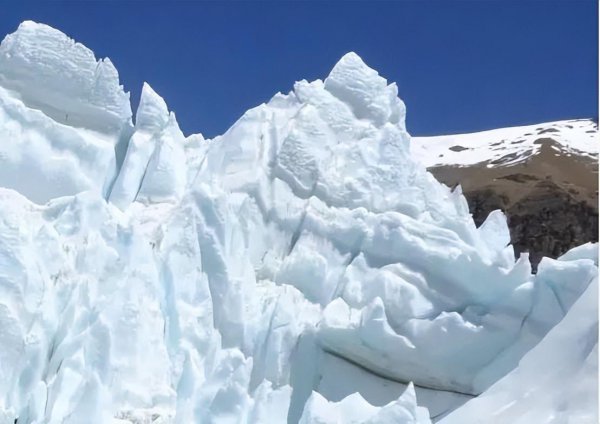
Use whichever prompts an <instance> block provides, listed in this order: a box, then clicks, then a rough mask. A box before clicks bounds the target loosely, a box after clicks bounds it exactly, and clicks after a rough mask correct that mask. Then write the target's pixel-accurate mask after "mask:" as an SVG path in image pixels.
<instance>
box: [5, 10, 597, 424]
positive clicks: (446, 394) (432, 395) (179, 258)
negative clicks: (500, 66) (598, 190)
mask: <svg viewBox="0 0 600 424" xmlns="http://www.w3.org/2000/svg"><path fill="white" fill-rule="evenodd" d="M405 113H406V109H405V106H404V103H403V102H402V101H401V100H400V99H399V98H398V90H397V87H396V85H395V84H393V83H392V84H388V82H387V81H386V80H385V79H384V78H382V77H381V76H379V75H378V73H377V72H376V71H374V70H373V69H370V68H369V67H368V66H367V65H365V64H364V63H363V61H362V60H361V59H360V58H359V57H358V56H357V55H356V54H354V53H349V54H347V55H345V56H344V57H343V58H341V60H340V61H339V62H338V63H337V64H336V65H335V66H334V68H333V70H332V71H331V73H330V74H329V76H327V78H325V79H324V80H323V81H321V80H317V81H313V82H307V81H300V82H297V83H296V84H295V86H294V88H293V91H291V92H290V93H288V94H285V95H284V94H280V93H278V94H276V95H275V96H274V97H273V98H272V99H271V100H270V101H269V102H268V103H267V104H262V105H260V106H258V107H256V108H254V109H251V110H249V111H248V112H246V113H245V114H244V115H243V116H242V117H241V118H240V119H239V120H238V121H237V122H236V123H235V124H234V125H233V126H232V127H231V128H230V129H229V130H228V131H227V132H226V133H225V134H223V135H221V136H219V137H216V138H215V139H212V140H205V139H204V138H203V137H202V136H201V135H199V134H198V135H192V136H189V137H186V136H184V135H183V134H182V132H181V130H180V129H179V126H178V124H177V120H176V118H175V114H174V113H173V112H169V110H168V107H167V105H166V104H165V102H164V101H163V99H162V98H161V97H160V96H159V95H158V94H157V93H156V92H154V91H153V90H152V88H151V87H150V86H149V85H148V84H145V85H144V88H143V91H142V97H141V101H140V105H139V107H138V109H137V111H136V112H135V119H133V118H132V112H131V107H130V105H129V100H128V94H127V93H125V92H124V91H123V88H122V87H121V86H120V85H119V79H118V74H117V71H116V70H115V68H114V67H113V65H112V64H111V63H110V61H109V60H108V59H104V60H101V61H97V60H96V58H95V57H94V54H93V53H92V52H91V51H90V50H88V49H87V48H86V47H84V46H82V45H80V44H78V43H75V42H74V41H72V40H70V39H69V38H68V37H67V36H66V35H64V34H62V33H61V32H59V31H57V30H55V29H52V28H50V27H48V26H45V25H42V24H37V23H34V22H24V23H23V24H21V25H20V26H19V28H18V30H17V31H16V32H15V33H14V34H11V35H8V36H7V37H6V38H5V39H4V41H3V42H2V44H1V46H0V187H1V188H0V423H1V424H4V423H6V424H13V423H19V424H25V423H71V424H77V423H122V424H125V423H140V424H141V423H156V424H158V423H284V422H289V423H298V422H300V423H303V424H308V423H322V424H333V423H373V424H375V423H400V424H403V423H406V424H408V423H415V424H416V423H418V424H426V423H430V422H441V423H448V424H453V423H461V424H468V423H479V422H481V423H508V422H510V423H513V422H514V423H531V422H535V423H567V422H577V423H578V424H582V423H595V422H597V421H598V407H597V394H596V393H597V391H596V390H597V389H596V382H597V379H596V377H597V373H598V363H597V359H596V356H597V343H598V335H597V326H598V317H597V278H598V277H597V276H598V267H597V255H598V249H597V245H594V244H588V245H584V246H581V247H579V248H576V249H574V250H572V251H570V252H568V253H567V254H566V255H564V256H563V257H561V258H559V259H558V260H553V259H549V258H544V259H543V260H542V262H541V263H540V266H539V269H538V273H537V274H536V275H533V274H532V273H531V267H530V263H529V261H528V258H527V257H526V255H522V256H521V258H519V259H518V260H516V261H515V259H514V253H513V248H512V246H510V245H509V242H510V237H509V232H508V228H507V224H506V218H505V217H504V215H503V214H502V213H501V212H500V211H496V212H493V213H491V214H490V215H489V217H488V219H487V220H486V222H485V223H484V224H483V225H481V226H480V227H479V228H476V226H475V224H474V223H473V220H472V218H471V215H470V214H469V210H468V207H467V203H466V200H465V198H464V197H463V196H462V193H461V191H460V188H457V189H455V190H454V191H452V190H451V189H450V188H448V187H446V186H445V185H443V184H440V183H438V182H437V181H436V180H435V179H434V178H433V176H432V175H431V174H429V173H428V172H427V171H426V170H425V165H424V163H425V164H426V161H425V162H423V161H420V160H418V158H419V155H420V154H419V153H418V152H417V153H416V152H415V149H414V147H411V138H410V136H409V134H408V132H407V130H406V127H405ZM449 143H450V144H451V142H449ZM582 143H583V141H582ZM574 148H576V149H579V147H574ZM411 149H412V150H413V152H412V153H411ZM421 155H422V156H425V157H428V156H430V153H427V152H425V153H423V151H421ZM469 160H470V159H469Z"/></svg>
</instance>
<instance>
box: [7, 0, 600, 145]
mask: <svg viewBox="0 0 600 424" xmlns="http://www.w3.org/2000/svg"><path fill="white" fill-rule="evenodd" d="M597 8H598V6H597V2H596V1H593V0H590V1H586V0H576V1H558V2H557V1H551V0H545V1H506V0H503V1H439V2H437V1H402V2H341V1H337V2H322V1H319V2H317V1H314V2H265V1H263V2H226V3H225V2H210V3H201V2H142V1H131V2H68V3H65V2H57V1H53V2H40V3H29V2H5V3H3V4H2V11H1V13H0V33H1V34H2V35H3V34H6V33H9V32H12V31H14V30H15V29H16V27H17V25H18V23H19V22H20V21H22V20H25V19H32V20H35V21H38V22H44V23H47V24H49V25H52V26H54V27H56V28H59V29H60V30H62V31H63V32H65V33H67V34H68V35H70V36H71V37H73V38H75V39H76V40H77V41H80V42H82V43H84V44H85V45H87V46H88V47H89V48H91V49H92V50H94V51H95V52H96V55H97V56H99V57H105V56H108V57H110V58H111V60H112V61H113V62H114V63H115V65H116V67H117V69H118V70H119V73H120V75H121V81H122V83H123V84H124V85H125V88H126V89H127V90H128V91H130V92H131V96H132V100H133V103H134V104H136V103H137V102H138V99H139V93H140V89H141V86H142V82H143V81H148V82H149V83H150V85H152V87H153V88H154V89H155V90H156V91H157V92H158V93H159V94H160V95H162V96H163V97H164V98H165V100H166V101H167V104H168V105H169V108H170V109H171V110H174V111H175V113H176V114H177V118H178V121H179V123H180V125H181V127H182V129H183V131H184V132H185V133H186V134H190V133H193V132H202V133H203V134H204V135H205V136H208V137H212V136H215V135H218V134H220V133H222V132H224V131H225V130H226V129H227V128H228V127H229V126H230V125H231V124H232V123H233V122H235V121H236V120H237V119H238V118H239V117H240V116H241V115H242V114H243V113H244V111H246V110H247V109H249V108H251V107H253V106H256V105H258V104H260V103H262V102H265V101H267V100H268V99H269V98H271V97H272V95H273V94H275V93H276V92H277V91H281V92H288V91H290V90H291V88H292V85H293V83H294V81H296V80H300V79H307V80H314V79H317V78H324V77H325V76H326V75H327V73H328V72H329V70H330V69H331V67H332V66H333V65H334V64H335V62H336V61H337V60H338V59H339V58H340V57H341V56H342V55H343V54H344V53H346V52H348V51H355V52H357V53H358V54H359V55H360V56H361V57H362V58H363V59H364V60H365V62H367V64H369V65H370V66H371V67H373V68H375V69H377V70H378V71H379V73H380V74H381V75H383V76H385V77H386V78H387V79H388V80H389V81H395V82H397V84H398V87H399V93H400V97H401V98H402V99H403V100H404V101H405V103H406V105H407V125H408V129H409V132H411V134H413V135H432V134H447V133H459V132H469V131H477V130H483V129H490V128H496V127H504V126H511V125H522V124H530V123H538V122H543V121H552V120H558V119H566V118H581V117H597V115H598V95H597V93H598V79H597V78H598V77H597V71H598V36H597V34H598V20H597V19H598V9H597Z"/></svg>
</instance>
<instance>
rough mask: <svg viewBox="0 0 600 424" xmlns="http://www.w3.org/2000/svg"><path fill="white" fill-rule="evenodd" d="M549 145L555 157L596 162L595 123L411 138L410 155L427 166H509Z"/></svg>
mask: <svg viewBox="0 0 600 424" xmlns="http://www.w3.org/2000/svg"><path fill="white" fill-rule="evenodd" d="M544 145H548V146H549V147H550V148H551V149H553V150H554V151H555V152H556V154H564V155H576V156H579V157H582V158H588V159H591V160H594V161H597V160H598V150H599V149H600V139H599V138H598V124H597V123H596V122H594V121H592V120H590V119H574V120H567V121H557V122H547V123H543V124H536V125H527V126H522V127H511V128H500V129H495V130H489V131H481V132H476V133H470V134H456V135H443V136H434V137H413V138H412V142H411V153H412V155H413V157H415V158H417V159H418V160H419V161H420V162H421V163H423V164H424V165H425V166H426V167H428V168H429V167H436V166H468V165H474V164H479V163H482V164H485V165H488V166H490V167H493V166H510V165H514V164H516V163H519V162H523V161H526V160H527V159H529V158H531V157H532V156H535V155H536V154H538V153H539V152H540V151H541V149H542V147H543V146H544Z"/></svg>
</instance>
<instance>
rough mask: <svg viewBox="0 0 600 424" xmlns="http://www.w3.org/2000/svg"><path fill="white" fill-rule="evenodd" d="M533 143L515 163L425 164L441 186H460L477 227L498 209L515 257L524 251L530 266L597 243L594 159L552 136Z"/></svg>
mask: <svg viewBox="0 0 600 424" xmlns="http://www.w3.org/2000/svg"><path fill="white" fill-rule="evenodd" d="M535 144H539V145H541V149H540V150H539V151H538V152H537V153H536V154H533V155H532V156H530V157H528V159H527V160H525V161H521V162H518V163H512V164H510V163H509V162H510V160H511V159H512V158H506V161H503V159H502V158H500V159H495V160H494V161H486V162H482V163H477V164H475V165H470V166H434V167H431V168H429V170H430V171H431V172H432V173H433V175H435V177H436V178H437V179H438V180H440V181H442V182H444V183H445V184H447V185H449V186H455V185H457V184H461V186H462V188H463V192H464V194H465V196H466V197H467V200H468V202H469V207H470V209H471V213H472V214H473V217H474V220H475V223H476V224H477V225H480V224H481V223H482V222H483V221H484V220H485V218H486V217H487V215H488V214H489V213H490V212H491V211H493V210H495V209H501V210H503V211H504V212H505V213H506V215H507V217H508V222H509V226H510V230H511V242H512V243H513V245H514V247H515V253H516V255H519V254H520V253H521V252H529V253H530V259H531V263H532V265H533V268H534V270H535V268H536V267H537V264H538V262H539V261H540V259H541V258H542V257H543V256H549V257H553V258H556V257H558V256H560V255H561V254H563V253H565V252H566V251H567V250H569V249H570V248H572V247H575V246H577V245H580V244H582V243H586V242H588V241H594V242H595V241H598V162H597V160H594V159H591V158H589V157H588V156H583V155H581V156H578V155H575V154H570V153H569V154H567V153H566V152H565V151H564V150H562V149H561V148H560V145H559V144H558V143H556V141H555V140H553V139H552V138H548V137H544V138H540V139H537V140H536V141H535ZM502 163H509V165H508V166H502ZM494 165H496V166H494Z"/></svg>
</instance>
